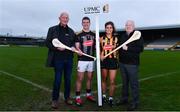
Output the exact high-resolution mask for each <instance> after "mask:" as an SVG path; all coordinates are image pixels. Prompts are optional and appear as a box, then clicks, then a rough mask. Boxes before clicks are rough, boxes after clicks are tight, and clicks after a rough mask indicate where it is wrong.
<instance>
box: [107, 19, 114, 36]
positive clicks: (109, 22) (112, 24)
mask: <svg viewBox="0 0 180 112" xmlns="http://www.w3.org/2000/svg"><path fill="white" fill-rule="evenodd" d="M107 25H111V26H112V28H113V32H112V35H114V34H115V32H116V29H115V26H114V23H113V22H112V21H108V22H106V23H105V28H106V26H107Z"/></svg>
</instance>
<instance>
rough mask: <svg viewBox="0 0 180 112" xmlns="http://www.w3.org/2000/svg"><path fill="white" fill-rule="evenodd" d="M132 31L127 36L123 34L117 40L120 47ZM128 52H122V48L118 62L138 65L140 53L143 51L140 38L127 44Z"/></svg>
mask: <svg viewBox="0 0 180 112" xmlns="http://www.w3.org/2000/svg"><path fill="white" fill-rule="evenodd" d="M133 33H134V31H133V32H132V33H130V34H129V35H128V34H127V33H125V34H124V35H122V36H121V38H120V39H119V43H120V45H121V44H123V43H124V42H125V41H126V40H128V39H129V38H130V37H131V36H132V34H133ZM127 46H128V50H127V51H126V50H123V49H122V48H121V49H120V50H119V60H120V62H121V63H123V64H130V65H139V63H140V61H139V60H140V53H141V52H142V51H143V49H144V46H143V38H142V37H141V38H140V39H138V40H135V41H133V42H131V43H129V44H127Z"/></svg>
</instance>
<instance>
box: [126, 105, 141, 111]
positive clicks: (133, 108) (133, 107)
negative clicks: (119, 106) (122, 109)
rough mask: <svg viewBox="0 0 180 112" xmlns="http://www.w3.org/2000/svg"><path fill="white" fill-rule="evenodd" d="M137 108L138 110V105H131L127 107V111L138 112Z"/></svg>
mask: <svg viewBox="0 0 180 112" xmlns="http://www.w3.org/2000/svg"><path fill="white" fill-rule="evenodd" d="M137 108H138V104H130V105H129V106H128V107H127V111H133V110H136V109H137Z"/></svg>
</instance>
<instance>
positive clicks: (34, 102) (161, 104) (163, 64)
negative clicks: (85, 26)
mask: <svg viewBox="0 0 180 112" xmlns="http://www.w3.org/2000/svg"><path fill="white" fill-rule="evenodd" d="M46 57H47V48H45V47H0V110H1V111H2V110H51V92H50V91H47V90H44V89H42V88H48V90H52V84H53V79H54V72H53V69H52V68H46V67H45V61H46ZM76 64H77V58H76V55H75V57H74V68H73V75H72V86H71V88H72V89H71V95H72V96H74V94H75V80H76ZM8 74H11V75H13V76H16V78H15V77H12V76H10V75H8ZM17 77H18V78H23V79H25V80H26V81H30V83H28V82H25V81H23V80H21V79H18V78H17ZM139 79H140V106H139V109H138V110H143V111H145V110H148V111H152V110H163V111H168V110H173V111H175V110H180V52H178V51H144V52H143V53H142V55H141V65H140V74H139ZM31 83H33V84H37V85H40V86H41V87H40V88H39V87H37V85H32V84H31ZM120 84H121V78H120V73H119V72H118V74H117V76H116V85H117V88H116V90H115V99H118V98H119V97H120V92H121V85H120ZM92 87H93V91H96V90H97V80H96V74H94V79H93V84H92ZM61 91H62V92H63V84H62V86H61ZM82 92H83V93H84V92H85V81H84V82H83V89H82ZM94 95H95V96H96V97H97V93H94ZM59 110H110V111H111V110H113V111H118V110H125V106H114V107H109V106H108V105H104V106H103V107H98V106H97V103H91V102H88V101H86V100H85V99H84V105H83V106H82V107H77V106H75V105H72V106H67V105H65V104H64V102H63V100H60V105H59Z"/></svg>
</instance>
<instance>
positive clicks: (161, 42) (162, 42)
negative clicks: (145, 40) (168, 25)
mask: <svg viewBox="0 0 180 112" xmlns="http://www.w3.org/2000/svg"><path fill="white" fill-rule="evenodd" d="M178 42H180V38H178V37H166V38H158V39H157V40H155V41H153V42H151V43H149V44H147V45H146V49H151V48H153V49H164V50H168V49H171V48H173V47H174V46H175V45H176V44H177V43H178Z"/></svg>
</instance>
